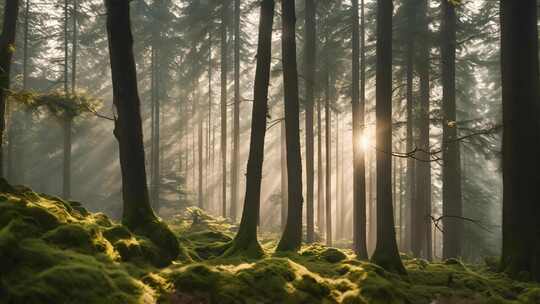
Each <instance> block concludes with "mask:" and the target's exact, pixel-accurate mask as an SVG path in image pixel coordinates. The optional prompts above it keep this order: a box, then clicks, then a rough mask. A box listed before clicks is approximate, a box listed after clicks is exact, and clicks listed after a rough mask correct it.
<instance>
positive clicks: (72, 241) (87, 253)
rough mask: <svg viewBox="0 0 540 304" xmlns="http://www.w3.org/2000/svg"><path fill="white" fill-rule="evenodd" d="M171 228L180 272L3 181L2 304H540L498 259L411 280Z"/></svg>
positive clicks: (103, 224) (308, 253)
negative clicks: (235, 250)
mask: <svg viewBox="0 0 540 304" xmlns="http://www.w3.org/2000/svg"><path fill="white" fill-rule="evenodd" d="M161 225H163V224H161ZM171 227H172V228H173V230H174V231H175V233H176V234H179V235H181V237H180V238H179V240H180V243H181V245H182V248H185V250H184V252H183V255H181V256H180V257H179V258H178V259H177V260H176V261H174V262H173V263H172V264H171V263H169V261H170V259H171V256H170V252H172V251H174V250H171V248H165V250H163V249H161V248H160V247H159V246H157V245H156V244H155V243H154V242H152V241H151V239H155V238H156V237H155V236H147V237H143V236H141V235H140V234H138V233H133V232H132V231H130V230H128V229H127V228H126V227H124V226H122V225H118V224H115V223H113V222H111V221H110V220H109V219H108V218H107V217H106V216H105V215H103V214H100V213H89V212H87V211H86V210H85V209H84V208H82V206H81V204H79V203H74V202H66V201H63V200H61V199H58V198H55V197H51V196H47V195H43V194H36V193H34V192H32V191H31V190H30V189H26V188H22V187H18V188H14V187H11V186H9V185H7V184H6V183H5V182H3V181H2V180H0V302H1V303H30V304H32V303H201V304H203V303H219V304H228V303H231V304H232V303H291V304H293V303H374V304H431V303H438V304H455V303H468V304H477V303H480V304H482V303H485V304H491V303H494V304H497V303H499V304H519V303H523V304H539V303H540V285H537V284H533V283H526V282H516V281H512V280H510V279H509V278H508V277H506V276H505V275H503V274H500V273H496V272H494V267H493V261H491V260H488V261H487V263H486V265H474V266H473V265H465V264H463V263H462V262H461V261H459V260H448V261H446V262H441V263H428V262H426V261H424V260H419V259H411V258H406V259H405V258H404V264H405V266H406V268H407V271H408V275H407V276H398V275H396V274H392V273H389V272H386V271H385V270H383V269H382V268H380V267H378V266H376V265H373V264H371V263H368V262H362V261H358V260H356V259H355V258H354V255H353V254H352V252H350V251H349V250H341V249H337V248H329V247H326V246H324V245H320V244H313V245H309V246H304V247H303V248H302V249H301V250H300V252H298V253H287V254H284V253H280V254H279V255H278V254H274V249H275V241H263V242H262V245H263V248H264V250H265V251H266V252H265V257H264V258H261V259H246V258H245V257H241V256H227V257H223V252H224V250H226V248H227V246H228V244H230V241H231V240H232V237H233V236H234V231H235V229H236V227H235V226H234V225H231V224H230V223H228V222H227V220H225V219H221V218H213V217H211V216H209V215H208V214H205V213H204V212H202V211H200V210H198V209H190V210H188V212H187V213H186V214H184V215H182V216H181V217H178V218H177V219H175V220H174V222H173V223H172V225H171ZM156 230H158V229H156ZM158 238H159V236H158ZM268 239H269V240H270V239H274V240H275V237H274V238H268ZM173 249H174V248H173ZM165 264H168V266H167V267H164V268H163V267H162V266H163V265H165ZM159 267H162V268H159Z"/></svg>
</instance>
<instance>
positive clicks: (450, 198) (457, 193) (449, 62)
mask: <svg viewBox="0 0 540 304" xmlns="http://www.w3.org/2000/svg"><path fill="white" fill-rule="evenodd" d="M442 10H443V12H442V14H443V21H442V27H441V58H442V62H441V63H442V83H443V106H442V107H443V111H442V114H443V123H442V124H443V142H442V150H443V162H444V163H443V167H442V170H443V172H442V173H443V225H444V232H445V233H444V234H443V258H445V259H448V258H457V257H460V256H461V239H462V231H463V222H462V220H461V219H459V218H453V217H454V216H455V217H461V216H462V198H461V161H460V153H459V142H458V141H457V137H458V130H457V124H456V121H457V115H456V11H455V8H454V6H453V5H452V4H451V3H449V2H447V1H443V3H442ZM445 216H446V217H445Z"/></svg>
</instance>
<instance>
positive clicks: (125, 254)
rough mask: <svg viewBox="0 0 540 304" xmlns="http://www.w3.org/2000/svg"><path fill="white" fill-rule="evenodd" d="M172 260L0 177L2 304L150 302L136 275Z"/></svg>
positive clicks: (94, 216) (98, 218) (103, 219)
mask: <svg viewBox="0 0 540 304" xmlns="http://www.w3.org/2000/svg"><path fill="white" fill-rule="evenodd" d="M170 260H171V259H170V257H168V256H167V255H166V254H164V253H163V250H162V249H160V248H159V247H158V246H156V245H155V244H154V243H153V242H151V241H150V240H149V239H148V238H145V237H141V236H140V235H135V234H133V233H131V232H130V231H129V230H128V229H126V228H125V227H124V226H121V225H117V224H114V223H113V222H111V221H110V220H109V219H108V218H107V216H105V215H104V214H102V213H89V212H87V211H86V210H85V209H84V208H83V207H81V205H80V204H79V203H75V202H66V201H64V200H61V199H59V198H56V197H52V196H48V195H44V194H37V193H35V192H32V191H31V190H30V189H27V188H24V187H12V186H10V185H8V184H7V183H6V182H5V181H2V180H0V269H1V276H0V299H2V303H4V299H5V302H6V303H143V302H144V303H145V302H148V303H151V302H153V298H154V292H153V291H152V290H151V289H150V288H148V287H147V286H146V285H144V284H143V283H142V282H141V281H139V280H138V279H136V277H138V276H137V275H136V274H137V273H140V272H141V271H140V269H145V268H147V267H149V266H148V265H156V266H162V265H165V264H168V263H169V262H170ZM123 262H129V263H123ZM133 265H138V267H135V266H133Z"/></svg>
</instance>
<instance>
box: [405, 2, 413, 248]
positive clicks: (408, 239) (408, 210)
mask: <svg viewBox="0 0 540 304" xmlns="http://www.w3.org/2000/svg"><path fill="white" fill-rule="evenodd" d="M413 4H414V2H413V1H409V2H408V3H407V23H408V26H407V28H408V29H409V32H408V36H409V37H411V39H408V40H407V50H406V56H407V59H406V61H407V66H406V69H407V134H406V147H405V148H406V151H407V152H410V151H413V149H414V131H413V130H414V122H415V121H416V119H415V116H414V94H413V92H414V85H413V82H414V52H415V51H414V49H415V39H413V37H414V36H415V31H416V10H415V6H414V5H413ZM405 187H406V189H407V190H406V191H407V198H406V206H405V209H404V210H405V221H404V222H405V227H404V228H405V229H404V233H403V234H404V241H403V248H402V250H404V251H405V252H411V251H412V242H413V239H414V241H416V238H415V237H413V233H414V229H413V226H415V225H416V224H415V223H416V221H415V219H413V217H414V216H413V215H414V212H413V205H415V202H416V160H415V159H414V158H412V157H409V158H407V183H406V186H405Z"/></svg>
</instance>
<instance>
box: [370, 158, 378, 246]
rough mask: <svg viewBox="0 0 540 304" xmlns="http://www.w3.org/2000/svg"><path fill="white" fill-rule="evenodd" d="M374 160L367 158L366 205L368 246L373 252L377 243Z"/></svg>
mask: <svg viewBox="0 0 540 304" xmlns="http://www.w3.org/2000/svg"><path fill="white" fill-rule="evenodd" d="M373 163H374V159H373V156H371V157H370V158H369V162H368V173H369V174H368V193H369V196H368V205H369V242H368V245H369V246H370V247H369V248H370V249H371V252H373V250H374V248H375V243H376V242H377V206H376V204H375V203H376V202H375V199H376V195H375V191H374V189H375V185H374V184H375V183H374V182H375V176H374V175H375V174H374V173H375V172H374V171H375V170H373Z"/></svg>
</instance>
